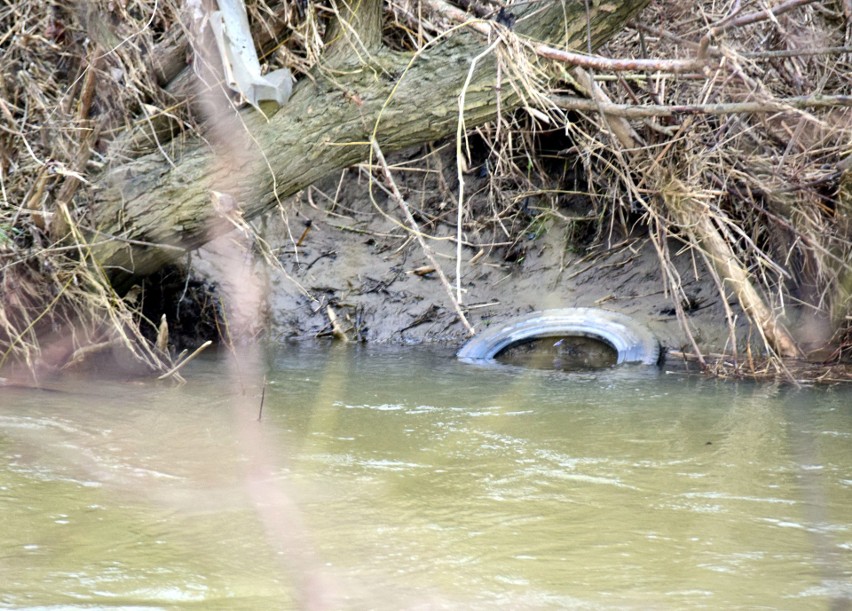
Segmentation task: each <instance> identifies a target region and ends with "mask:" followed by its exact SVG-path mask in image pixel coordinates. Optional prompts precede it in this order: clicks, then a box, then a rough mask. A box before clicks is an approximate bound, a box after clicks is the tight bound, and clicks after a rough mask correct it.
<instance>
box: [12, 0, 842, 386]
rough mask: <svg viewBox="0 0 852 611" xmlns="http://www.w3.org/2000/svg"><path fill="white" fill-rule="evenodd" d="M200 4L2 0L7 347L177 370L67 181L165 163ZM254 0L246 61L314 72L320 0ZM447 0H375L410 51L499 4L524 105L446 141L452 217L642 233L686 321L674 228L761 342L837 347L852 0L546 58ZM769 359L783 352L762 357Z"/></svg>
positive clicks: (191, 105) (139, 296) (479, 8)
mask: <svg viewBox="0 0 852 611" xmlns="http://www.w3.org/2000/svg"><path fill="white" fill-rule="evenodd" d="M211 5H212V2H207V1H206V0H204V1H202V0H185V1H183V2H178V1H177V0H165V1H162V0H160V1H156V2H155V1H154V0H96V1H90V2H72V3H60V2H26V1H24V0H7V1H6V2H5V3H4V4H3V5H2V6H0V32H2V33H0V55H2V57H3V62H2V65H0V117H2V118H0V122H2V123H0V125H2V129H0V187H2V190H0V197H2V210H0V265H2V268H0V286H2V303H0V359H2V362H3V363H7V362H10V361H18V362H22V363H26V364H27V365H30V366H31V367H35V365H36V364H38V363H45V362H46V363H47V364H48V365H50V366H52V367H63V366H67V365H68V364H69V363H75V362H80V361H82V360H85V359H87V358H88V355H89V354H91V353H93V352H97V351H100V350H104V349H106V348H110V349H114V348H115V346H117V345H122V346H124V347H125V349H127V350H129V351H131V352H133V353H134V354H136V355H137V357H138V358H139V359H140V360H141V361H142V362H144V363H145V364H146V366H147V367H148V368H150V369H153V370H157V371H167V370H170V369H171V368H172V366H173V363H172V361H171V356H170V351H169V350H168V349H167V345H166V343H164V340H163V331H162V327H161V324H160V320H159V319H158V315H157V313H156V312H154V311H153V310H152V309H151V307H150V306H149V307H148V308H144V307H143V304H144V296H145V294H146V292H156V291H149V289H150V288H151V286H152V285H151V284H150V281H148V283H149V284H148V285H146V281H145V280H144V279H134V282H135V283H136V284H137V285H138V288H137V289H135V290H130V291H129V293H128V292H126V290H125V289H126V288H127V287H123V288H122V291H121V292H120V293H119V292H117V291H116V289H115V288H113V285H112V284H111V283H110V281H109V279H108V278H107V275H106V273H105V271H104V270H103V269H101V268H100V267H99V264H98V262H97V261H95V260H94V259H93V257H92V256H91V252H90V250H89V248H90V246H91V245H92V244H93V243H96V242H98V241H103V240H127V239H128V238H127V236H122V235H106V234H103V233H101V232H99V231H98V228H97V227H93V226H92V222H91V218H90V214H89V211H88V210H87V209H86V207H85V205H83V204H81V203H80V202H81V201H83V198H77V197H75V195H77V194H78V192H81V191H85V190H92V189H96V188H97V185H96V182H97V177H98V175H99V174H100V173H101V172H102V171H103V170H104V169H105V168H106V167H108V166H111V165H114V164H120V163H121V162H122V161H124V160H125V159H128V158H132V157H134V156H137V155H139V154H140V153H141V152H144V151H151V150H157V151H159V152H160V154H161V155H162V156H163V157H164V158H166V159H167V160H168V163H173V160H174V159H175V158H177V157H178V156H179V155H180V151H181V147H182V143H183V142H184V140H185V139H186V138H189V137H197V136H201V137H203V136H204V134H205V128H206V126H205V125H204V119H203V117H204V114H203V112H199V108H200V107H201V106H203V100H204V96H203V93H204V89H205V87H218V86H219V83H214V82H211V81H212V80H215V78H214V79H211V74H212V75H215V74H216V73H217V70H218V68H217V67H216V66H204V65H201V64H203V62H204V57H201V56H198V55H197V54H194V53H193V51H192V47H191V45H190V43H189V40H190V39H191V38H193V37H197V36H203V35H205V34H204V28H203V19H204V18H203V16H204V14H205V13H204V11H205V10H206V9H207V8H209V6H211ZM247 5H248V8H249V14H250V15H249V16H250V20H251V23H252V30H253V35H254V37H255V42H256V44H257V46H258V47H259V49H260V51H261V56H262V61H264V62H266V63H267V65H268V67H269V68H270V69H274V68H276V67H280V66H285V65H286V66H288V67H289V68H290V69H291V70H292V71H293V72H294V73H295V74H297V75H301V76H302V77H303V78H310V76H309V73H310V71H311V70H312V69H314V68H315V67H316V65H317V63H318V62H319V61H320V59H321V55H322V51H323V44H324V43H323V37H324V35H325V34H326V29H327V27H328V24H329V23H330V18H332V17H333V16H335V14H336V9H335V4H334V2H330V1H329V2H325V3H307V2H301V1H297V2H292V3H291V2H277V1H275V0H257V1H249V2H247ZM456 5H457V7H460V8H461V9H463V10H461V11H459V10H457V9H453V7H450V6H449V5H447V4H445V3H443V2H442V1H441V0H423V1H422V2H414V1H408V0H400V1H396V0H392V1H391V2H389V3H388V4H387V5H386V7H385V20H384V23H385V28H384V37H385V43H386V45H388V46H390V47H391V48H395V49H399V50H404V51H418V50H420V49H422V48H423V47H424V45H428V44H429V43H430V42H431V41H434V40H436V39H438V38H440V37H442V36H445V35H447V32H449V31H450V30H452V29H453V28H457V27H458V26H459V22H460V21H464V22H467V21H469V20H470V19H471V16H476V17H477V18H478V19H483V20H487V22H488V23H495V22H496V23H498V24H499V26H498V28H495V29H494V30H493V32H494V33H497V34H498V36H499V37H500V38H501V43H502V44H500V45H496V44H495V45H494V47H493V52H494V53H499V54H500V58H501V61H500V76H499V77H498V79H499V80H500V82H501V83H503V82H505V83H506V84H505V85H504V86H506V87H512V88H513V91H515V92H518V94H519V95H521V96H522V97H523V100H524V104H523V109H522V110H519V111H514V112H505V113H501V115H500V117H499V118H498V119H497V121H495V122H493V123H490V124H487V125H483V126H479V127H475V128H472V129H469V130H467V132H466V134H464V135H463V137H461V138H459V139H458V141H457V142H456V143H455V144H456V146H457V150H458V153H459V154H458V159H457V163H458V169H459V172H458V176H459V179H460V181H459V184H458V185H455V188H456V189H458V188H459V187H460V186H461V185H463V184H465V182H466V181H467V180H468V179H473V180H474V182H475V184H476V185H477V187H478V188H479V189H480V193H479V194H480V195H481V197H479V198H477V200H476V201H477V202H480V203H478V204H475V205H474V204H470V205H467V201H468V199H469V197H468V198H467V199H466V197H465V196H464V194H463V193H456V194H454V196H453V197H451V198H449V200H450V201H455V203H456V204H457V205H458V206H459V207H460V215H459V218H460V222H459V228H460V232H461V231H462V230H464V232H466V233H468V234H476V235H480V236H482V235H487V236H490V238H489V239H490V241H491V242H492V243H493V244H494V245H495V247H499V248H501V249H504V251H505V256H506V258H507V259H508V258H510V257H512V256H516V255H513V254H512V253H513V252H515V253H517V248H516V247H517V245H518V244H519V243H520V242H521V241H522V240H523V237H524V236H525V235H527V234H528V233H529V232H531V231H533V232H534V231H542V230H546V227H547V222H548V221H549V220H550V219H558V220H559V221H560V222H569V223H572V227H575V228H576V232H575V233H576V236H577V243H576V244H575V245H574V247H576V248H578V249H586V248H588V247H590V246H591V245H592V244H603V245H606V244H607V243H609V242H612V241H613V240H615V239H622V238H623V237H624V236H627V235H630V236H636V235H640V234H642V235H645V236H647V237H649V238H650V239H651V240H653V242H654V244H655V245H656V247H657V249H658V252H659V255H660V259H661V262H662V264H663V269H664V278H665V282H666V286H667V290H668V291H669V294H670V295H671V299H672V301H673V305H674V308H675V309H676V310H677V312H678V313H679V314H680V317H681V319H682V321H683V324H684V326H685V328H686V329H687V331H688V328H689V326H688V318H687V317H686V316H685V314H684V312H685V309H688V306H689V304H688V297H687V296H686V294H685V292H684V291H683V288H682V286H683V283H684V281H685V279H683V278H681V277H679V275H678V272H677V271H676V269H675V267H674V266H673V265H671V264H669V260H670V258H671V253H672V249H680V248H682V247H683V246H686V248H688V249H691V251H692V252H693V253H694V256H695V257H696V259H702V260H704V261H705V262H706V263H707V267H708V269H710V270H712V272H713V273H714V274H715V276H716V281H717V285H718V288H719V291H720V293H721V294H722V295H723V301H725V302H727V301H728V300H729V299H737V300H739V302H740V304H741V305H742V306H743V309H744V310H745V311H746V312H747V313H748V315H749V317H750V319H751V321H752V323H753V328H754V334H755V336H761V335H762V336H763V338H764V340H765V346H766V348H767V353H768V354H769V355H770V356H777V357H785V356H799V355H800V347H801V350H803V351H804V354H805V355H806V356H809V357H811V359H812V360H813V359H818V360H825V361H832V362H840V361H844V360H846V361H848V360H850V355H852V263H850V262H852V163H850V153H852V109H850V98H849V92H850V91H852V87H850V85H852V70H850V68H852V66H850V58H852V55H850V45H852V34H850V33H851V32H852V26H850V22H852V14H850V12H852V8H850V6H849V2H848V0H844V1H843V2H834V3H822V2H812V1H807V0H788V1H787V2H783V3H774V4H773V5H772V7H771V9H772V10H769V11H767V10H766V5H765V4H764V3H758V2H755V1H745V2H740V1H736V2H726V3H722V4H714V3H708V2H704V3H699V4H688V3H682V2H674V1H664V0H660V1H658V2H654V3H652V4H651V6H650V7H649V8H647V9H646V10H645V11H644V12H643V13H642V14H641V19H640V20H639V21H637V23H635V24H633V25H632V26H631V27H630V28H627V29H626V30H625V31H624V32H622V33H621V34H620V35H619V36H617V37H616V39H614V40H612V41H611V42H610V43H609V45H608V46H607V47H606V49H605V50H604V52H603V55H605V56H607V57H610V58H625V59H632V58H647V59H650V60H655V61H657V62H658V63H657V64H655V65H652V66H651V67H648V66H644V67H642V69H630V66H626V68H627V69H625V66H620V67H615V66H614V67H615V68H617V69H615V70H612V71H608V70H604V68H606V67H607V66H606V63H605V62H603V63H596V64H594V65H591V66H586V68H585V69H583V68H580V67H577V66H575V65H573V64H572V63H571V60H570V58H569V59H565V58H562V57H561V56H558V54H557V56H555V57H556V59H555V60H551V59H548V60H543V59H541V57H542V56H547V57H550V58H553V57H554V56H553V55H552V54H551V55H547V52H546V49H542V48H541V45H538V46H537V45H535V44H531V43H529V42H528V41H527V42H524V41H519V40H518V39H517V37H515V36H514V35H513V31H512V26H513V24H514V15H513V13H512V9H511V6H505V5H504V4H503V3H500V2H488V1H482V2H473V1H471V0H464V1H459V2H457V3H456ZM844 11H845V12H844ZM477 23H478V24H479V25H474V26H473V27H476V28H480V31H481V29H482V27H484V26H482V23H484V22H481V21H480V22H477ZM489 27H490V26H489ZM483 35H485V34H483ZM536 55H538V57H536ZM677 59H680V60H683V61H682V62H681V63H678V62H677V61H670V60H677ZM196 75H201V76H202V77H204V78H206V79H207V81H206V82H204V81H203V79H202V83H201V84H200V85H199V79H198V78H196ZM433 162H434V161H433V160H430V159H428V158H427V159H425V160H424V164H428V163H433ZM377 175H380V172H377ZM465 177H467V178H465ZM469 195H470V194H468V196H469ZM435 214H436V215H444V214H446V211H443V210H441V211H435ZM401 223H402V224H405V221H404V220H402V219H401ZM157 295H158V297H157V299H158V300H162V294H161V293H160V292H157ZM183 296H184V295H178V296H177V297H176V299H177V300H180V299H181V298H182V297H183ZM203 299H204V298H202V300H203ZM178 310H179V308H178ZM210 310H211V308H207V310H205V311H210ZM212 310H217V308H216V307H213V308H212ZM460 316H462V318H463V314H461V312H460ZM730 322H731V329H732V337H731V341H730V345H729V346H728V351H729V353H730V354H729V355H728V357H727V359H726V360H725V361H724V363H727V364H728V365H725V366H724V370H725V371H726V372H731V371H733V372H734V373H746V374H749V373H750V374H751V375H756V374H757V373H758V370H759V367H758V366H757V365H756V364H755V363H756V361H755V357H754V355H753V354H752V353H751V351H750V350H749V351H747V352H746V353H745V354H739V353H738V351H739V350H742V349H743V347H744V346H746V345H747V344H748V342H747V341H745V340H747V338H742V337H736V336H735V335H734V331H733V329H734V325H733V320H731V321H730ZM791 331H792V333H791ZM56 337H61V338H62V341H53V340H52V339H51V338H56ZM154 337H159V340H153V341H152V338H154ZM46 338H47V339H51V342H46V341H45V339H46ZM146 338H148V339H146ZM52 346H54V347H55V346H59V347H58V348H52ZM695 352H696V354H695V355H694V357H695V358H697V359H698V360H699V361H700V362H702V363H703V364H706V359H705V358H704V357H703V355H701V354H700V352H699V351H698V350H697V347H696V349H695ZM769 370H771V371H775V372H779V371H784V365H783V364H782V363H781V361H780V360H774V361H772V363H771V364H770V369H769ZM760 371H765V370H760Z"/></svg>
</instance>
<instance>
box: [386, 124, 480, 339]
mask: <svg viewBox="0 0 852 611" xmlns="http://www.w3.org/2000/svg"><path fill="white" fill-rule="evenodd" d="M370 144H371V145H372V148H373V154H374V155H375V156H376V160H377V161H378V162H379V167H380V168H381V169H382V174H383V175H384V177H385V180H387V181H388V186H389V187H390V189H391V193H393V198H394V199H395V200H396V203H397V204H399V207H400V208H402V211H403V213H404V214H405V218H406V220H407V221H408V224H409V225H410V226H411V231H412V232H413V233H414V235H415V236H416V237H417V241H418V242H419V243H420V248H421V249H422V250H423V254H425V255H426V258H427V259H429V262H430V263H431V264H432V266H433V267H434V268H435V273H437V274H438V278H440V279H441V284H443V285H444V288H445V289H446V291H447V295H448V296H449V298H450V301H451V302H452V304H453V308H454V309H455V311H456V314H457V315H458V317H459V320H460V321H461V323H462V325H464V328H465V329H467V332H468V333H469V334H470V335H474V333H475V331H474V329H473V326H472V325H471V324H470V322H468V320H467V317H466V316H465V315H464V312H463V311H462V309H461V305H460V304H459V302H458V301H457V300H456V298H455V297H454V296H453V287H452V285H450V281H449V280H447V276H446V274H444V271H443V270H442V269H441V266H440V265H439V264H438V261H437V260H436V259H435V255H434V254H433V253H432V249H431V248H429V245H428V244H427V243H426V240H424V239H423V232H421V231H420V227H418V225H417V221H416V220H414V216H413V215H412V214H411V210H410V209H409V207H408V204H407V203H406V201H405V198H404V197H403V196H402V193H400V191H399V187H397V186H396V182H395V181H394V179H393V175H392V174H391V172H390V168H389V167H388V162H387V161H386V160H385V156H384V154H383V153H382V149H381V148H380V147H379V143H378V142H376V140H375V139H372V140H371V142H370Z"/></svg>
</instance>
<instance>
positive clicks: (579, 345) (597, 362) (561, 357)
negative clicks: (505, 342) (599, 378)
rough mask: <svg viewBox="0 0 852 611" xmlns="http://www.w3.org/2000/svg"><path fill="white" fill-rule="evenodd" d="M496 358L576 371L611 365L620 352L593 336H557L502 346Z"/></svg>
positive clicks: (501, 360)
mask: <svg viewBox="0 0 852 611" xmlns="http://www.w3.org/2000/svg"><path fill="white" fill-rule="evenodd" d="M496 359H497V360H498V361H500V362H501V363H506V364H507V365H518V366H520V367H533V368H535V369H559V370H562V371H577V370H583V369H603V368H606V367H612V366H613V365H615V364H616V363H617V362H618V353H617V352H616V350H615V349H614V348H613V347H612V346H610V345H609V344H607V343H605V342H602V341H600V340H598V339H594V338H591V337H582V336H573V337H569V336H556V337H536V338H533V339H529V340H525V341H522V342H518V343H516V344H512V345H511V346H509V347H508V348H504V349H503V350H501V351H500V353H499V354H497V356H496Z"/></svg>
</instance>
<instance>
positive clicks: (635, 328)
mask: <svg viewBox="0 0 852 611" xmlns="http://www.w3.org/2000/svg"><path fill="white" fill-rule="evenodd" d="M546 337H589V338H592V339H595V340H598V341H600V342H603V343H605V344H607V345H609V346H611V347H612V348H613V350H615V352H616V353H617V360H616V364H618V365H621V364H623V363H641V364H643V365H656V364H658V363H659V361H660V342H659V341H657V338H656V337H654V335H653V333H651V331H650V330H649V329H648V328H647V327H645V326H644V325H642V324H640V323H638V322H636V321H635V320H633V319H632V318H630V317H629V316H626V315H624V314H621V313H619V312H612V311H610V310H601V309H599V308H562V309H558V310H543V311H541V312H533V313H532V314H528V315H527V316H522V317H520V318H515V319H512V320H508V321H505V322H502V323H499V324H496V325H493V326H491V327H489V328H488V329H486V330H485V331H483V332H482V333H480V334H478V335H476V336H474V337H473V338H471V339H470V341H468V342H467V343H466V344H465V345H464V346H462V348H461V350H459V352H458V354H457V356H458V358H460V359H462V360H466V361H490V360H493V359H494V358H495V357H497V356H498V355H499V354H500V353H501V352H503V351H504V350H505V349H506V348H508V347H510V346H514V345H516V344H520V343H523V342H527V341H531V340H535V339H541V338H546Z"/></svg>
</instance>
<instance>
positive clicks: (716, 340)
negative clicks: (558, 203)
mask: <svg viewBox="0 0 852 611" xmlns="http://www.w3.org/2000/svg"><path fill="white" fill-rule="evenodd" d="M362 208H363V209H361V210H352V209H347V210H346V211H345V213H346V214H345V215H342V214H340V213H339V212H335V211H329V210H323V209H320V208H318V207H311V206H308V205H303V206H301V208H299V209H298V210H297V212H296V214H295V215H290V217H289V218H288V219H283V220H280V219H275V220H273V221H270V222H269V225H268V226H267V227H266V237H267V239H268V241H269V244H270V246H271V249H272V253H273V255H274V257H275V259H277V261H278V262H280V267H278V268H276V266H269V265H267V264H264V263H258V262H255V263H248V262H246V259H245V258H244V257H243V258H242V259H241V260H240V262H239V263H235V262H234V261H233V259H234V257H235V255H234V252H235V251H234V248H233V237H229V238H225V239H224V240H219V241H217V242H214V243H213V244H212V245H211V246H209V247H207V248H205V249H203V250H202V251H201V252H200V253H199V256H198V257H196V258H195V260H194V266H195V270H196V271H200V272H201V273H202V274H204V275H205V276H207V277H209V278H212V279H213V280H215V281H216V282H217V283H218V284H219V285H220V287H221V288H222V292H223V294H224V295H225V296H226V299H227V296H231V298H230V299H228V305H229V306H230V308H229V309H230V311H231V312H232V321H233V322H235V324H236V325H237V326H239V325H240V324H242V325H244V326H245V327H248V331H249V332H250V333H257V332H258V331H259V330H260V329H263V330H265V331H267V332H268V336H269V337H271V338H272V339H278V340H281V339H308V338H313V337H322V336H331V335H332V331H333V329H332V324H331V322H330V319H329V316H330V315H331V316H332V317H336V318H337V320H338V324H339V328H340V329H342V330H343V331H344V332H345V334H346V335H347V336H348V337H349V338H350V339H351V340H354V341H368V342H375V343H421V342H430V343H434V342H441V343H448V344H451V345H457V346H461V345H462V343H463V342H464V341H465V340H466V339H467V337H468V334H467V332H466V330H465V328H464V326H463V325H462V323H461V322H460V320H459V317H458V315H457V314H456V311H455V309H454V306H453V302H452V298H451V296H450V292H452V294H453V295H455V289H456V281H455V270H456V243H455V240H454V237H453V236H454V233H453V231H452V227H450V226H449V225H443V226H439V227H438V232H437V234H436V235H437V237H433V238H430V239H429V241H428V242H429V246H430V247H431V248H432V249H433V250H434V253H435V256H436V258H437V261H438V262H439V263H440V264H441V265H442V268H443V269H444V271H445V273H446V275H447V276H448V279H449V283H450V285H451V286H450V287H449V288H450V289H452V291H448V290H447V288H448V287H447V286H445V285H444V284H443V283H442V282H441V280H440V279H439V278H438V275H437V274H436V273H435V272H430V271H428V270H429V269H430V268H431V265H430V262H429V261H428V259H427V258H426V256H425V255H424V254H423V252H422V250H421V249H420V247H419V245H418V244H417V242H416V241H415V240H414V239H413V238H412V237H411V235H410V234H409V233H408V232H406V231H405V230H404V229H403V228H401V227H400V226H399V224H397V223H395V222H394V221H392V220H389V219H390V217H389V216H383V215H380V214H376V210H375V209H373V208H372V207H370V206H369V203H367V205H365V206H362ZM308 221H309V228H308V227H307V225H308ZM571 231H572V228H571V226H570V225H569V224H566V223H561V222H559V221H558V220H556V221H553V222H551V223H549V224H548V226H547V227H546V228H545V229H544V230H543V231H540V232H537V233H530V234H529V235H528V236H527V237H526V238H525V239H524V240H523V242H522V243H520V244H517V245H516V246H515V248H516V249H517V251H518V253H517V254H516V256H514V257H512V259H513V260H507V257H506V254H507V253H506V248H502V247H492V248H490V249H479V248H475V247H467V246H465V247H464V248H463V249H462V261H461V266H460V269H461V282H460V286H461V292H462V304H463V306H464V311H465V312H466V315H467V318H468V320H469V321H470V323H471V324H472V325H473V326H474V328H475V329H476V330H477V331H480V330H483V329H485V328H487V327H488V326H489V325H491V324H493V323H495V322H502V321H505V320H508V319H510V318H512V317H515V316H519V315H524V314H527V313H529V312H532V311H535V310H547V309H552V308H565V307H578V306H579V307H596V308H603V309H606V310H612V311H615V312H620V313H623V314H626V315H628V316H630V317H633V318H634V319H636V320H637V321H638V322H640V323H643V324H645V325H646V326H647V327H648V328H649V329H650V330H651V331H652V332H653V333H654V335H656V337H657V338H658V339H659V340H660V342H661V344H662V346H663V348H664V350H682V349H685V350H687V351H691V350H693V346H692V344H691V341H690V339H689V337H688V335H687V334H686V333H685V331H684V328H683V325H682V324H681V323H680V322H679V321H678V317H677V314H676V312H675V308H674V307H673V301H672V299H671V295H670V292H669V290H668V287H667V285H666V281H665V278H664V275H663V272H662V271H661V265H660V261H659V258H658V254H657V252H656V250H655V248H654V245H653V244H652V243H651V241H650V240H649V239H647V238H641V237H639V238H632V237H631V238H626V239H625V238H618V239H614V240H612V241H611V243H604V244H602V245H600V246H598V247H596V248H595V249H593V250H589V251H587V252H581V253H577V252H573V251H572V250H571V249H570V239H571V236H570V232H571ZM300 238H301V244H300V245H299V246H298V247H297V246H296V244H297V243H298V242H299V239H300ZM672 263H673V265H674V268H675V269H676V270H677V273H679V274H680V277H681V280H682V282H683V286H684V288H685V290H686V295H687V297H686V299H685V300H682V302H683V306H684V311H685V319H686V321H687V323H688V325H689V328H690V329H691V331H692V334H693V337H694V339H695V343H696V344H697V346H698V348H700V349H701V350H702V352H704V353H718V352H730V347H731V345H732V336H731V330H730V328H729V326H728V313H730V315H731V316H732V317H733V319H734V321H735V327H736V330H737V342H738V344H740V347H741V345H742V344H743V343H744V342H745V341H747V339H748V338H749V337H751V339H752V340H753V341H754V340H755V339H756V338H755V337H754V336H756V335H757V333H756V332H755V333H750V331H749V327H748V325H747V322H746V317H745V316H744V314H743V313H742V311H741V310H740V308H739V307H738V304H737V303H736V301H735V300H734V299H733V298H732V297H729V298H728V299H727V300H723V298H722V297H721V296H720V295H719V292H718V289H717V286H716V284H715V282H714V281H713V279H712V276H711V275H710V274H709V273H708V272H707V271H706V269H705V268H704V266H703V264H702V262H701V260H700V259H699V257H697V256H693V253H692V252H691V251H688V250H687V251H685V252H683V253H681V254H680V255H679V256H678V257H676V258H675V259H674V260H673V261H672ZM249 286H252V287H253V291H254V292H257V293H260V294H261V295H262V296H261V297H260V298H259V307H260V309H261V313H260V314H258V313H257V310H256V308H257V307H258V302H257V301H252V300H251V299H247V298H246V295H247V294H248V293H252V291H249V290H247V289H248V287H249ZM725 301H727V303H725ZM330 312H331V314H330ZM240 321H242V322H240ZM262 321H265V324H259V323H261V322H262Z"/></svg>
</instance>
